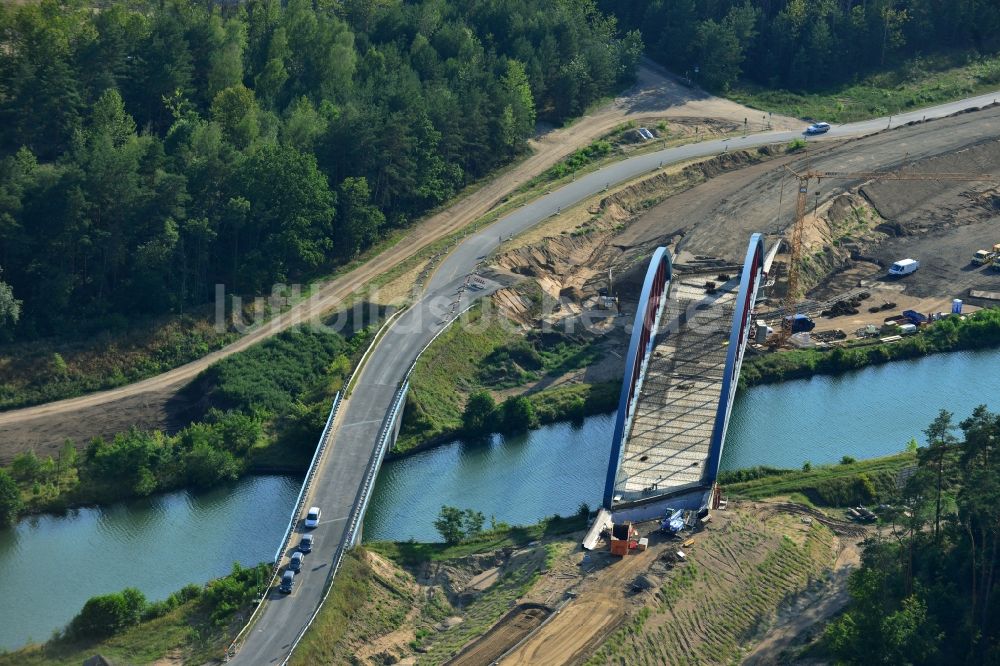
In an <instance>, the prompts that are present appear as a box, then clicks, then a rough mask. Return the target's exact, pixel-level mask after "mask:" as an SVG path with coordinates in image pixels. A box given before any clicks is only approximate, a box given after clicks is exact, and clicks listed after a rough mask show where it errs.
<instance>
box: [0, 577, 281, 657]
mask: <svg viewBox="0 0 1000 666" xmlns="http://www.w3.org/2000/svg"><path fill="white" fill-rule="evenodd" d="M269 575H270V567H269V566H268V565H266V564H261V565H258V566H256V567H249V568H247V567H241V566H240V565H239V564H236V563H234V564H233V569H232V571H231V572H230V573H229V575H227V576H223V577H222V578H218V579H216V580H213V581H210V582H209V583H208V584H206V585H205V586H199V585H187V586H185V587H184V588H182V589H181V590H180V591H178V592H175V593H174V594H171V595H170V596H169V597H167V598H166V599H163V600H161V601H154V602H151V601H149V600H147V599H146V597H145V595H143V593H142V592H140V591H139V590H136V589H134V588H126V589H124V590H122V591H121V592H116V593H112V594H104V595H100V596H96V597H93V598H91V599H89V600H88V601H87V603H86V604H84V606H83V608H82V609H81V611H80V612H79V614H77V616H76V617H74V618H73V620H72V621H71V622H70V623H69V625H67V627H66V628H65V629H64V630H63V631H61V632H57V633H56V635H54V636H53V637H52V638H51V639H50V640H49V641H48V642H46V643H45V644H43V645H29V646H27V647H24V648H21V649H20V650H15V651H13V652H8V653H0V666H35V665H36V664H37V665H39V666H41V665H43V664H44V665H46V666H62V665H64V664H65V665H66V666H79V664H81V663H83V662H84V661H85V660H86V659H89V658H90V657H93V656H94V655H98V654H99V655H101V656H102V657H105V658H106V659H108V660H110V661H111V663H115V664H117V663H128V664H148V663H153V662H157V661H158V660H161V659H167V658H170V659H173V660H175V662H172V663H176V662H180V663H185V664H189V663H190V664H203V663H206V662H210V661H213V660H215V659H218V658H219V656H220V655H222V654H223V653H224V652H225V650H226V646H227V645H228V644H229V641H230V640H232V635H233V634H234V633H235V631H238V629H239V625H240V624H241V623H242V622H243V618H244V616H245V615H246V613H247V612H249V610H250V609H251V608H252V606H253V602H254V600H255V599H256V597H257V596H258V595H259V594H260V593H261V591H262V589H263V586H265V585H266V584H267V581H268V577H269Z"/></svg>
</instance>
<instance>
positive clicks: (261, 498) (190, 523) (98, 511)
mask: <svg viewBox="0 0 1000 666" xmlns="http://www.w3.org/2000/svg"><path fill="white" fill-rule="evenodd" d="M301 483H302V479H301V478H298V477H294V476H249V477H245V478H243V479H241V480H240V481H239V482H237V483H236V484H233V485H231V486H227V487H223V488H216V489H214V490H211V491H208V492H200V493H194V492H187V491H182V492H176V493H169V494H165V495H159V496H156V497H149V498H145V499H142V500H136V501H131V502H121V503H118V504H113V505H111V506H108V507H104V508H88V509H76V510H72V511H70V512H68V513H67V514H66V515H64V516H35V517H31V518H27V519H25V520H22V521H21V522H20V523H19V524H18V525H17V526H16V527H14V528H10V529H4V530H0V594H2V596H3V600H2V601H0V650H11V649H14V648H17V647H20V646H22V645H24V644H26V643H28V642H36V643H41V642H44V641H46V640H48V639H49V638H50V637H51V636H52V632H53V631H56V630H58V629H61V628H63V627H64V626H65V625H66V623H67V622H69V621H70V620H71V619H72V618H73V616H74V615H76V614H77V613H78V612H79V611H80V609H81V608H82V607H83V604H84V602H85V601H87V599H89V598H90V597H92V596H94V595H97V594H107V593H109V592H118V591H119V590H121V589H122V588H125V587H137V588H139V589H140V590H142V592H143V593H144V594H145V595H146V597H147V598H148V599H150V600H159V599H164V598H166V597H167V596H168V595H169V594H170V593H171V592H175V591H177V590H179V589H180V588H182V587H184V586H185V585H187V584H188V583H205V582H207V581H209V580H211V579H212V578H218V577H219V576H223V575H225V574H227V573H229V571H230V569H231V568H232V566H233V562H239V563H240V564H243V565H253V564H257V563H258V562H263V561H270V560H271V559H272V558H273V557H274V551H275V549H276V548H277V547H278V541H279V540H280V539H281V536H282V534H284V533H285V528H286V527H287V526H288V516H289V513H290V512H291V510H292V505H293V504H294V503H295V498H296V497H297V496H298V494H299V487H300V485H301Z"/></svg>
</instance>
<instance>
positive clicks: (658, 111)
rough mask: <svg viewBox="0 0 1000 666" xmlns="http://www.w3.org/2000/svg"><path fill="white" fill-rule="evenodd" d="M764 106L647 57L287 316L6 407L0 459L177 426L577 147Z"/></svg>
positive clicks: (780, 122)
mask: <svg viewBox="0 0 1000 666" xmlns="http://www.w3.org/2000/svg"><path fill="white" fill-rule="evenodd" d="M756 113H757V112H756V111H753V110H750V109H747V108H746V107H743V106H740V105H738V104H735V103H733V102H729V101H727V100H723V99H719V98H715V97H711V96H709V95H707V94H705V93H703V92H701V91H697V90H692V89H690V88H686V87H684V86H681V85H679V84H677V83H675V82H674V81H673V80H672V79H670V78H668V77H667V76H664V75H663V74H662V73H661V72H660V70H658V69H657V68H656V66H655V65H652V64H651V63H645V64H644V65H643V66H642V67H640V69H639V72H638V82H637V84H636V86H634V87H633V88H632V89H631V90H629V91H628V92H627V93H626V94H625V95H623V96H621V97H618V98H616V99H615V100H614V101H613V102H611V103H609V104H607V105H605V106H603V107H601V108H599V109H598V110H596V111H595V112H593V113H591V114H589V115H587V116H584V117H583V118H581V119H580V120H578V121H577V122H575V123H573V124H572V125H570V126H568V127H566V128H563V129H559V130H554V131H551V132H547V133H545V134H543V135H541V136H539V137H538V138H536V139H535V140H534V141H532V142H531V147H532V149H533V153H532V155H531V156H530V157H528V158H527V159H525V160H524V161H522V162H521V163H519V164H518V165H516V166H515V167H513V168H511V169H509V170H508V171H506V172H504V173H502V174H501V175H499V176H498V177H497V178H495V179H494V180H492V181H490V182H489V183H487V184H486V185H484V186H483V187H481V188H479V189H478V190H476V191H475V192H473V193H472V194H470V195H469V196H466V197H464V198H463V199H461V200H460V201H458V202H457V203H455V204H454V205H452V206H451V207H449V208H448V209H446V210H444V211H442V212H440V213H438V214H436V215H433V216H432V217H430V218H428V219H426V220H424V221H422V222H421V223H419V224H418V225H417V226H416V227H414V229H413V230H412V231H411V232H410V233H409V234H408V235H407V237H406V238H404V239H402V240H401V241H399V242H398V243H396V245H394V246H393V247H392V248H390V249H388V250H386V251H385V252H383V253H381V254H379V255H378V256H376V257H374V258H372V259H371V260H370V261H369V262H368V263H366V264H364V265H363V266H360V267H358V268H357V269H355V270H353V271H351V272H350V273H348V274H346V275H344V276H342V277H340V278H337V279H335V280H333V281H331V282H329V283H327V284H326V285H324V286H323V287H322V288H320V290H319V295H318V298H315V299H311V300H308V301H305V302H303V303H300V304H299V305H296V306H294V307H293V308H292V309H291V310H289V311H288V312H287V313H285V314H284V315H283V316H282V317H280V318H277V319H275V320H274V321H273V322H271V323H269V324H268V325H266V326H263V327H262V328H260V329H258V330H256V331H254V332H252V333H250V334H248V335H246V336H244V337H242V338H241V339H239V340H238V341H236V342H234V343H233V344H231V345H229V346H227V347H225V348H223V349H221V350H219V351H216V352H213V353H211V354H209V355H207V356H205V357H204V358H201V359H199V360H197V361H194V362H192V363H188V364H186V365H183V366H180V367H178V368H176V369H174V370H171V371H169V372H166V373H163V374H160V375H157V376H155V377H151V378H149V379H146V380H143V381H140V382H136V383H134V384H130V385H128V386H123V387H121V388H117V389H112V390H109V391H103V392H100V393H94V394H90V395H86V396H81V397H79V398H71V399H68V400H61V401H58V402H53V403H48V404H45V405H38V406H36V407H29V408H25V409H19V410H12V411H9V412H3V413H0V463H6V462H9V461H10V459H11V458H12V457H13V456H14V455H15V454H16V453H18V452H19V451H24V450H28V449H34V450H36V452H37V453H38V454H39V455H44V454H48V453H55V452H56V451H57V450H58V448H59V447H61V446H62V443H63V442H64V441H65V440H66V439H72V440H74V441H75V442H77V443H78V444H80V443H84V442H86V441H88V440H89V439H90V438H91V437H94V436H97V435H109V434H113V433H114V432H119V431H121V430H124V429H126V428H128V427H130V426H133V425H134V426H137V427H140V428H170V427H171V426H173V425H175V424H176V423H177V420H178V410H177V407H178V403H177V399H176V394H177V392H178V390H179V389H180V388H181V387H183V386H184V385H185V384H187V383H188V382H189V381H191V380H192V379H193V378H194V377H196V376H197V375H198V373H200V372H201V371H202V370H204V369H205V368H207V367H208V366H209V365H211V364H212V363H214V362H216V361H218V360H220V359H222V358H225V357H226V356H229V355H230V354H233V353H236V352H239V351H242V350H245V349H247V348H248V347H250V346H252V345H254V344H256V343H257V342H260V341H262V340H265V339H267V338H269V337H271V336H273V335H275V334H277V333H279V332H280V331H282V330H285V329H287V328H288V327H290V326H292V325H294V324H296V323H300V322H304V321H308V320H309V319H311V318H313V317H317V316H319V315H321V314H323V313H326V312H330V311H332V310H333V309H335V308H336V307H337V306H338V305H339V304H340V303H342V302H343V300H344V299H345V298H346V297H347V296H349V295H350V294H352V293H354V292H356V291H358V290H359V289H361V288H362V287H364V286H365V285H366V284H367V283H368V282H369V281H370V280H372V279H373V278H374V277H376V276H378V275H380V274H382V273H384V272H386V271H387V270H389V269H391V268H392V267H393V266H395V265H397V264H399V263H400V262H402V261H404V260H405V259H407V258H409V257H411V256H413V255H414V254H416V253H417V252H419V251H420V250H421V249H423V248H424V247H426V246H428V245H430V244H431V243H433V242H435V241H437V240H438V239H440V238H443V237H445V236H447V235H449V234H451V233H452V232H454V231H456V230H458V229H460V228H462V227H463V226H465V225H467V224H469V223H470V222H472V221H474V220H476V219H478V218H479V217H481V216H482V215H484V214H485V213H486V212H488V211H489V210H490V209H491V208H493V207H494V206H495V205H497V204H498V203H499V202H500V201H501V200H502V199H503V198H504V197H505V196H506V195H507V194H508V193H509V192H511V191H512V190H514V189H515V188H516V187H517V186H519V185H521V184H522V183H524V182H526V181H528V180H530V179H531V178H532V177H534V176H536V175H538V174H540V173H542V172H543V171H544V170H545V169H547V168H548V167H549V166H551V165H552V164H555V163H556V162H558V161H559V160H560V159H562V158H563V157H565V156H566V155H568V154H570V153H571V152H573V151H574V150H577V149H578V148H580V147H583V146H586V145H587V144H589V143H591V142H592V141H594V140H595V139H596V138H598V137H600V136H602V135H604V134H606V133H607V132H608V131H610V130H611V129H613V128H614V127H615V126H617V125H618V124H620V123H622V122H624V121H626V120H631V119H636V120H642V119H645V118H656V117H669V116H684V117H692V116H694V117H697V116H704V117H719V118H728V119H731V120H736V121H738V122H742V119H743V118H746V117H753V116H754V115H755V114H756ZM772 122H773V124H774V127H775V128H776V129H781V128H787V127H798V126H799V125H801V123H800V122H799V121H796V120H794V119H789V118H780V117H774V118H773V119H772Z"/></svg>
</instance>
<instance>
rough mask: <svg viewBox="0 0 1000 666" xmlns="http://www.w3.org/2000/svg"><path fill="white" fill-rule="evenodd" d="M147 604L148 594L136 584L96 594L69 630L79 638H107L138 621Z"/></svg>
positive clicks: (70, 625) (69, 632)
mask: <svg viewBox="0 0 1000 666" xmlns="http://www.w3.org/2000/svg"><path fill="white" fill-rule="evenodd" d="M145 608H146V597H145V595H143V593H142V592H140V591H139V590H137V589H135V588H132V587H128V588H125V589H124V590H122V591H121V592H115V593H113V594H104V595H101V596H97V597H92V598H90V599H88V600H87V603H85V604H84V605H83V610H81V611H80V613H79V614H78V615H77V616H76V617H74V618H73V620H72V621H71V622H70V624H69V627H68V628H67V631H66V633H67V635H68V636H70V637H71V638H74V639H77V640H82V639H88V640H93V639H100V638H107V637H108V636H112V635H114V634H116V633H117V632H119V631H121V630H122V629H124V628H125V627H128V626H131V625H134V624H138V623H139V620H140V619H141V618H142V614H143V611H144V610H145Z"/></svg>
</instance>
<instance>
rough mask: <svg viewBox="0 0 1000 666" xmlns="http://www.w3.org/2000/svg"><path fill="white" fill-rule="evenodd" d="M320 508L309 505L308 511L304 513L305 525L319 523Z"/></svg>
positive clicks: (311, 525)
mask: <svg viewBox="0 0 1000 666" xmlns="http://www.w3.org/2000/svg"><path fill="white" fill-rule="evenodd" d="M319 516H320V510H319V507H318V506H312V507H309V513H307V514H306V527H309V528H313V527H316V526H317V525H319Z"/></svg>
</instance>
